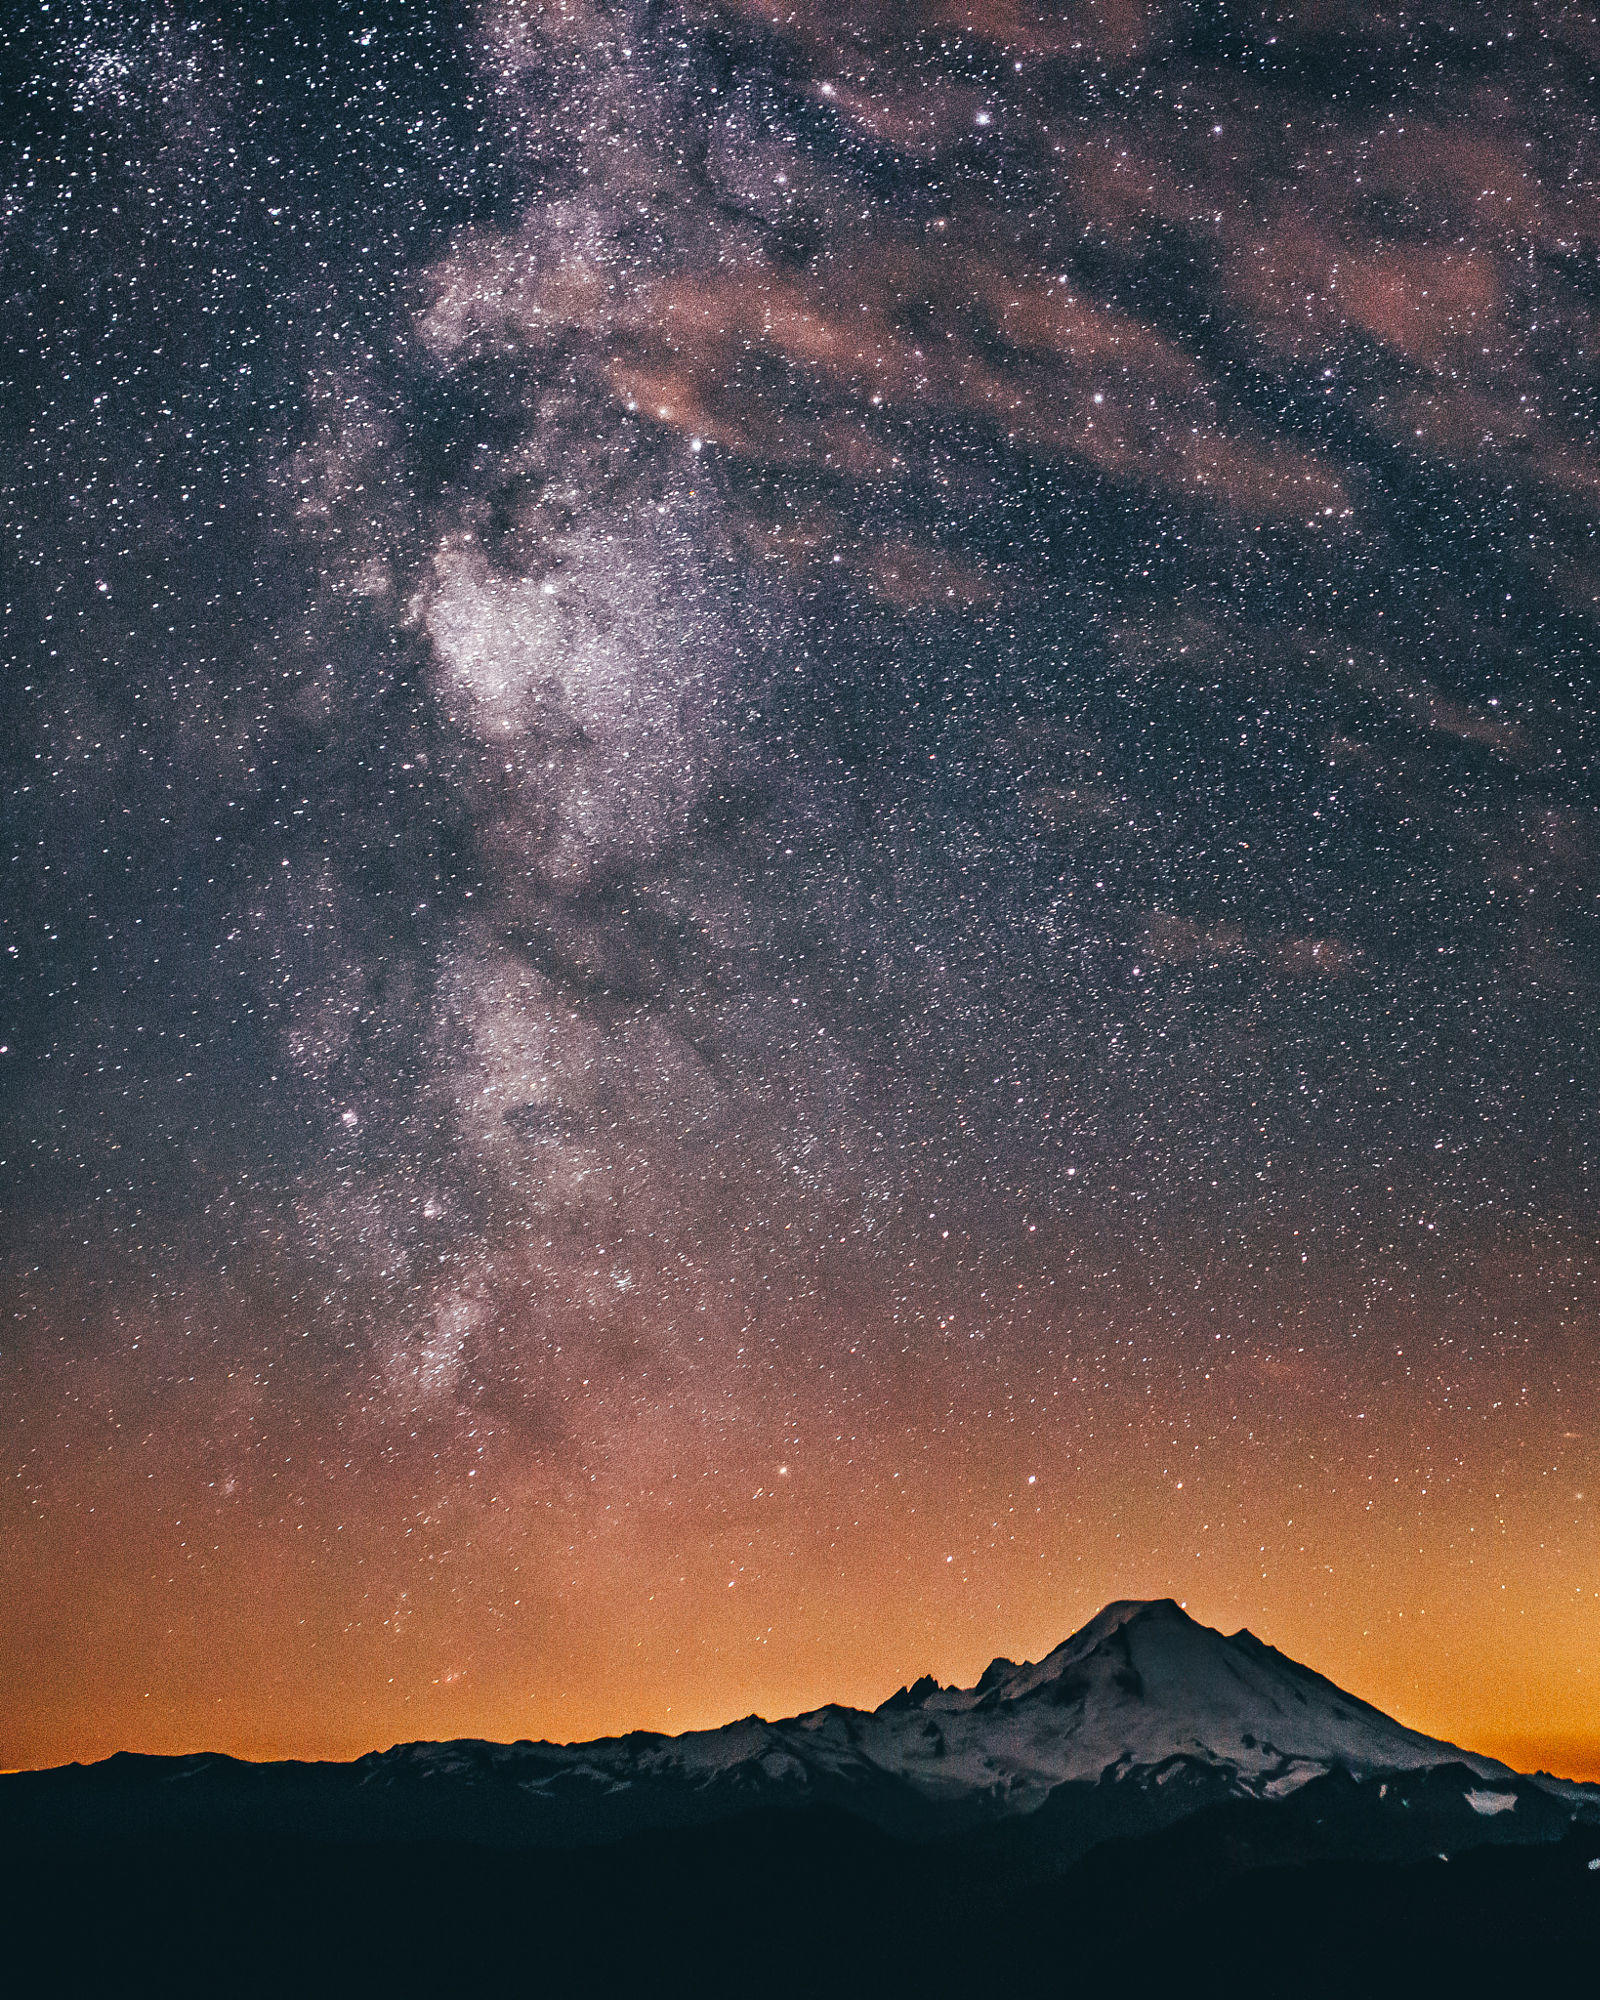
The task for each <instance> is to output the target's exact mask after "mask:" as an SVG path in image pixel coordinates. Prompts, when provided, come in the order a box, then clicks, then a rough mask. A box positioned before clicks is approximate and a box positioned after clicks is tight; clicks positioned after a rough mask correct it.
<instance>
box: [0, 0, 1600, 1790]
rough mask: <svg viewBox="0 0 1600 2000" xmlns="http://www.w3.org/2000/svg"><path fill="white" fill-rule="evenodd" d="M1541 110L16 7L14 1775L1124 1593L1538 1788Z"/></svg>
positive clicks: (1374, 18)
mask: <svg viewBox="0 0 1600 2000" xmlns="http://www.w3.org/2000/svg"><path fill="white" fill-rule="evenodd" d="M1597 64H1600V29H1597V28H1596V26H1595V25H1594V16H1593V13H1592V11H1591V10H1590V9H1588V8H1586V7H1577V6H1573V7H1567V6H1558V5H1545V6H1541V5H1533V4H1526V0H1525V4H1522V5H1515V6H1510V7H1506V6H1500V7H1485V8H1482V9H1479V8H1476V7H1473V6H1471V5H1468V4H1449V0H1435V4H1428V0H1422V4H1418V5H1404V4H1398V0H1396V4H1382V5H1356V4H1349V0H1306V4H1304V5H1301V6H1299V7H1289V6H1284V7H1277V8H1274V7H1270V6H1264V5H1259V4H1253V5H1246V4H1238V5H1220V4H1219V5H1200V4H1198V3H1197V0H1196V4H1190V5H1182V4H1173V5H1169V6H1168V5H1161V4H1158V0H1096V3H1095V4H1067V0H1060V4H1057V3H1056V0H901V4H896V5H891V4H889V0H861V3H860V4H856V5H850V4H847V0H839V4H824V0H723V4H716V0H671V4H652V5H646V4H627V0H548V4H539V0H485V4H483V5H481V6H468V5H465V4H462V5H459V6H456V5H446V4H439V5H434V6H431V7H430V6H420V5H419V6H416V7H407V8H404V9H402V8H399V7H394V6H380V5H378V4H376V0H372V4H356V0H351V3H350V4H333V3H332V0H329V4H324V5H321V6H319V7H315V8H289V7H282V6H278V5H272V6H268V5H265V4H261V5H257V6H252V7H239V6H222V7H220V8H219V7H216V6H212V7H208V8H205V9H200V8H191V7H189V6H187V5H183V4H174V5H171V6H161V5H155V4H143V5H140V4H134V0H50V4H48V5H45V4H40V0H19V4H17V5H15V6H13V7H9V8H7V9H6V10H5V13H4V17H3V23H0V149H3V154H4V172H3V179H0V190H3V191H0V310H3V313H4V327H5V339H4V342H3V344H0V370H3V382H0V536H3V550H4V554H3V558H0V560H3V565H4V570H3V577H0V591H3V597H4V602H5V620H4V626H3V631H4V641H3V644H4V656H3V657H4V671H5V690H6V695H5V707H4V714H5V723H4V728H3V730H0V771H3V780H4V789H3V810H4V839H3V842H0V856H3V860H4V864H5V868H6V878H5V891H4V898H3V905H0V909H3V939H0V942H3V966H4V971H3V975H0V980H3V984H0V1041H3V1043H4V1049H3V1053H0V1153H3V1156H4V1157H3V1162H0V1186H3V1195H0V1214H3V1218H4V1220H3V1242H0V1280H3V1291H0V1440H3V1455H0V1474H3V1479H0V1550H3V1553H0V1601H3V1603H4V1607H5V1609H4V1614H3V1616H0V1689H3V1690H4V1692H3V1693H0V1762H4V1763H9V1764H33V1763H48V1762H57V1761H62V1760H65V1759H67V1758H72V1757H84V1758H86V1757H91V1756H100V1755H104V1754H106V1753H108V1752H110V1751H111V1750H113V1749H117V1748H135V1749H146V1750H179V1749H191V1748H197V1747H202V1746H204V1747H212V1748H219V1749H229V1750H234V1751H237V1752H240V1753H242V1754H246V1755H287V1754H322V1755H352V1754H355V1753H356V1752H358V1751H360V1750H364V1749H367V1748H370V1747H373V1746H376V1745H381V1744H387V1743H389V1742H392V1741H395V1740H397V1739H407V1738H415V1737H422V1736H449V1735H488V1736H495V1737H516V1736H550V1737H558V1738H561V1737H573V1736H583V1735H590V1734H594V1733H597V1732H599V1731H602V1730H621V1729H625V1728H629V1727H634V1726H646V1727H655V1728H667V1729H676V1728H680V1727H688V1726H690V1725H692V1724H693V1725H698V1724H703V1723H707V1722H714V1721H720V1720H723V1719H726V1718H728V1717H730V1716H734V1715H738V1714H742V1713H745V1712H748V1711H750V1710H752V1709H757V1710H761V1711H763V1712H765V1713H769V1714H774V1713H780V1712H788V1711H792V1710H794V1709H798V1708H803V1707H806V1706H809V1705H812V1704H814V1703H817V1702H820V1701H822V1700H824V1699H828V1698H834V1699H840V1700H854V1701H859V1702H864V1703H866V1702H876V1701H878V1700H881V1699H882V1698H883V1697H884V1696H885V1695H887V1694H888V1693H890V1692H891V1691H892V1690H893V1688H895V1687H896V1686H897V1685H899V1684H900V1683H901V1682H903V1681H906V1680H909V1679H910V1678H912V1677H913V1676H914V1675H916V1674H918V1673H921V1672H923V1671H932V1672H934V1673H936V1674H938V1675H940V1676H941V1678H944V1679H950V1678H955V1677H959V1678H962V1679H963V1680H970V1679H971V1678H973V1677H975V1675H976V1673H977V1671H978V1670H979V1669H980V1668H981V1667H982V1666H983V1664H984V1663H985V1662H986V1661H987V1660H988V1659H989V1658H990V1657H991V1656H992V1655H995V1654H999V1653H1005V1654H1008V1655H1009V1656H1011V1657H1013V1658H1023V1657H1038V1655H1039V1654H1040V1653H1041V1652H1043V1651H1044V1650H1046V1649H1048V1648H1049V1647H1050V1646H1052V1645H1054V1644H1055V1643H1056V1642H1057V1641H1059V1640H1060V1639H1061V1638H1062V1637H1064V1636H1065V1635H1066V1634H1067V1633H1068V1632H1069V1631H1070V1630H1072V1629H1073V1628H1074V1627H1075V1626H1076V1625H1078V1624H1080V1623H1081V1622H1082V1621H1083V1620H1084V1619H1085V1618H1087V1617H1088V1616H1089V1615H1090V1614H1091V1613H1092V1612H1093V1611H1094V1610H1095V1609H1096V1608H1097V1607H1098V1606H1099V1605H1100V1604H1101V1603H1103V1602H1104V1601H1106V1600H1107V1599H1111V1598H1118V1597H1130V1596H1150V1595H1160V1594H1165V1593H1168V1592H1170V1593H1171V1594H1172V1595H1174V1596H1177V1597H1179V1598H1181V1599H1183V1600H1184V1601H1185V1602H1186V1604H1187V1605H1188V1608H1189V1609H1190V1611H1191V1612H1192V1613H1194V1614H1195V1615H1196V1616H1199V1617H1201V1618H1204V1619H1205V1620H1207V1622H1210V1623H1214V1624H1218V1625H1221V1626H1223V1627H1224V1628H1225V1629H1227V1630H1233V1629H1234V1628H1235V1627H1237V1626H1238V1625H1240V1624H1248V1625H1249V1626H1250V1627H1251V1628H1252V1629H1253V1630H1255V1631H1256V1632H1258V1633H1259V1634H1260V1635H1261V1636H1263V1637H1264V1638H1267V1639H1269V1640H1271V1641H1272V1642H1273V1643H1275V1644H1277V1645H1279V1646H1281V1647H1282V1648H1284V1649H1285V1650H1286V1651H1288V1652H1290V1653H1292V1654H1294V1655H1296V1656H1297V1657H1299V1658H1302V1659H1305V1660H1308V1661H1309V1662H1310V1663H1311V1664H1313V1665H1315V1666H1317V1667H1319V1668H1320V1669H1322V1670H1323V1671H1324V1672H1327V1673H1329V1674H1331V1675H1333V1676H1334V1677H1335V1678H1336V1679H1339V1680H1341V1681H1342V1682H1344V1683H1345V1684H1346V1685H1348V1686H1351V1687H1352V1688H1353V1689H1354V1690H1355V1691H1356V1692H1358V1693H1360V1694H1362V1695H1364V1696H1366V1697H1367V1698H1369V1699H1371V1700H1373V1701H1376V1702H1378V1703H1379V1704H1380V1705H1382V1706H1384V1707H1386V1708H1388V1709H1390V1710H1391V1711H1392V1712H1395V1713H1397V1714H1398V1715H1400V1716H1401V1717H1402V1719H1404V1720H1405V1721H1407V1722H1410V1723H1413V1724H1415V1725H1417V1726H1420V1727H1424V1728H1427V1729H1430V1730H1433V1731H1435V1732H1437V1733H1440V1734H1444V1735H1447V1736H1451V1737H1453V1738H1455V1739H1458V1740H1465V1741H1467V1742H1470V1743H1471V1744H1473V1745H1474V1746H1475V1747H1479V1748H1483V1749H1486V1750H1492V1751H1497V1752H1499V1753H1501V1754H1505V1755H1507V1756H1510V1757H1512V1758H1514V1759H1515V1760H1517V1761H1519V1762H1522V1763H1525V1764H1530V1765H1531V1764H1542V1765H1545V1766H1547V1767H1550V1768H1555V1769H1558V1770H1562V1771H1566V1772H1569V1773H1571V1774H1573V1775H1583V1774H1586V1773H1587V1774H1593V1775H1600V1720H1597V1717H1600V1526H1597V1523H1600V1285H1597V1278H1600V1214H1597V1209H1596V1187H1597V1168H1600V1100H1597V1088H1600V1035H1597V1032H1596V1027H1597V1021H1600V901H1597V892H1600V765H1597V755H1600V695H1597V673H1600V568H1597V553H1600V550H1597V536H1596V523H1597V519H1600V451H1597V449H1596V443H1595V440H1596V437H1597V435H1600V408H1597V403H1600V394H1597V392H1600V275H1597V272H1600V266H1597V253H1600V88H1597V86H1596V83H1595V75H1596V68H1597Z"/></svg>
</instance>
